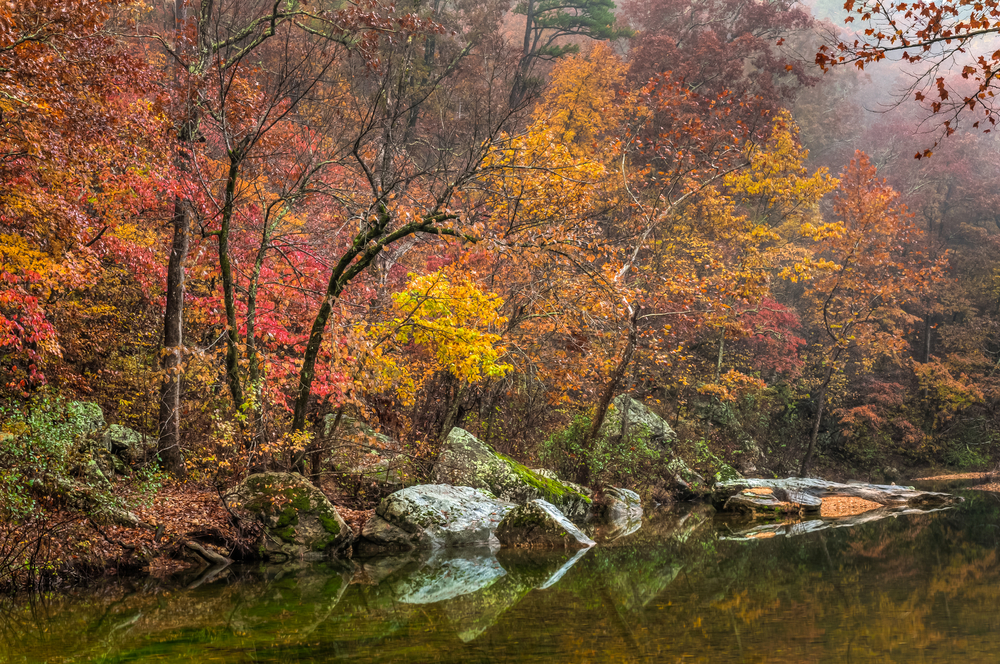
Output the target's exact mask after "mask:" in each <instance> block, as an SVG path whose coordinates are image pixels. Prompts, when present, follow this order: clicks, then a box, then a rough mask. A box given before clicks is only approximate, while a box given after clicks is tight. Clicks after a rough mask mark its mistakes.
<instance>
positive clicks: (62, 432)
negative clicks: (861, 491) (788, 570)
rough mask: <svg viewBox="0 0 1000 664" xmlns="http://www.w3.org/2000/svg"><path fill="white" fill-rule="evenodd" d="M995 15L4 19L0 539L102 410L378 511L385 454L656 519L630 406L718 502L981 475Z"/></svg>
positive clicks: (742, 11) (988, 384)
mask: <svg viewBox="0 0 1000 664" xmlns="http://www.w3.org/2000/svg"><path fill="white" fill-rule="evenodd" d="M986 4H987V6H986V7H985V8H983V7H982V5H975V7H973V6H972V5H970V4H968V3H966V2H964V1H963V2H959V3H953V4H945V5H942V6H938V5H934V4H925V3H923V2H916V3H913V4H912V5H911V4H907V3H900V4H896V5H891V6H890V5H885V6H883V5H873V4H871V3H869V4H866V5H864V6H858V7H855V3H854V2H853V1H849V2H848V3H847V4H846V5H845V6H844V8H843V9H840V8H839V7H826V6H822V5H820V6H816V7H812V8H810V7H807V6H803V5H800V4H798V3H796V2H789V1H787V0H771V1H767V2H762V1H755V0H625V1H624V2H623V3H622V4H621V5H620V6H615V4H614V3H613V2H612V1H611V0H569V1H568V2H566V3H557V2H553V1H552V0H521V1H520V2H518V3H516V4H513V5H512V4H511V3H510V2H508V1H494V0H486V1H484V2H467V1H466V0H449V1H446V0H434V1H433V2H421V1H419V0H414V1H412V2H411V1H409V0H403V1H400V2H398V3H388V2H379V1H378V0H359V1H358V2H328V1H327V0H298V1H296V0H267V1H264V0H241V1H237V0H215V1H213V0H201V1H200V2H194V1H193V0H187V1H185V0H171V1H169V2H164V1H163V0H156V1H154V2H139V1H134V2H129V1H126V0H118V1H116V0H33V1H27V2H16V3H4V4H3V6H2V7H0V182H2V187H0V403H2V409H3V411H2V414H0V419H2V422H0V426H2V427H3V432H4V433H3V434H0V436H2V438H0V466H2V467H3V470H2V471H0V495H2V496H4V500H3V501H2V504H0V513H3V516H4V518H5V519H7V520H18V519H29V518H33V517H32V515H33V514H34V515H37V513H38V512H39V511H40V510H42V509H43V508H44V504H45V503H44V501H43V500H42V498H41V497H40V495H41V494H40V493H39V491H38V490H37V487H38V486H39V485H41V484H44V480H45V477H46V474H47V473H59V472H63V471H65V470H66V469H69V468H72V467H73V463H75V462H74V460H73V459H71V458H70V456H71V455H69V454H68V453H67V452H66V451H65V449H64V447H61V446H62V445H63V444H64V442H65V441H64V438H65V437H66V436H67V435H71V434H67V433H66V431H67V428H66V427H67V425H66V422H67V421H68V416H67V415H66V411H67V409H68V408H69V404H71V403H73V402H79V401H86V402H95V403H97V404H99V405H100V407H101V409H102V410H103V412H104V415H105V417H106V418H107V421H108V422H109V423H116V424H121V425H125V426H128V427H130V428H132V429H135V430H136V431H139V432H142V433H144V434H146V435H148V436H149V437H150V438H151V439H152V440H153V441H155V447H156V450H155V458H156V460H157V462H158V468H159V472H158V473H154V472H152V471H150V466H149V465H148V464H147V465H145V466H144V468H145V470H143V471H142V472H141V473H140V471H139V469H138V466H137V468H135V469H131V470H127V471H126V472H125V473H124V474H125V475H126V480H122V481H123V482H136V481H139V480H141V481H142V482H146V483H147V484H149V483H152V484H154V485H155V484H157V483H160V482H163V481H165V480H166V475H165V474H164V473H168V474H169V475H172V476H174V477H177V478H187V479H188V480H189V481H192V482H194V483H202V484H209V485H213V486H218V487H223V486H227V485H231V484H232V483H234V482H236V481H238V480H239V479H241V478H242V477H244V476H245V475H246V474H247V473H248V472H250V471H251V470H253V469H259V468H265V467H267V468H279V469H296V470H298V471H300V472H303V473H306V474H307V475H308V476H310V477H311V478H313V479H314V481H316V482H325V483H328V485H329V486H332V487H333V488H332V489H331V490H332V491H334V492H338V491H339V492H342V494H343V495H344V496H350V497H351V499H352V500H356V501H359V502H358V503H357V504H358V506H367V504H365V502H364V501H365V496H366V495H367V496H369V499H370V498H371V497H372V496H371V494H366V493H365V487H359V486H358V483H357V482H356V481H354V480H353V479H352V477H351V476H350V474H349V473H344V472H342V471H343V469H344V468H345V467H349V466H350V465H351V464H352V463H357V461H358V459H359V458H362V457H364V456H365V455H372V454H377V453H378V451H379V447H380V446H383V445H385V444H387V443H386V442H385V441H386V440H387V438H384V437H382V436H377V437H376V436H372V435H359V434H358V431H359V429H358V426H357V423H361V422H363V423H367V425H369V426H370V427H372V429H373V430H374V431H377V432H379V433H380V434H384V435H385V436H387V437H388V438H391V439H392V440H394V441H399V444H400V445H401V446H402V449H404V450H405V453H406V454H407V455H408V456H409V457H410V458H411V459H412V461H413V468H414V469H416V470H415V471H414V472H417V473H419V469H420V468H426V467H427V464H428V463H431V462H432V460H433V458H434V456H435V454H436V451H437V449H438V446H439V445H440V441H441V440H442V438H443V436H445V435H447V433H448V431H450V430H451V428H452V427H453V426H461V427H463V428H466V429H468V430H469V431H471V432H473V433H475V434H476V435H477V436H479V437H480V438H482V439H483V440H485V441H487V442H489V443H490V444H491V445H493V446H494V447H495V448H496V449H497V450H499V451H501V452H503V453H505V454H509V455H511V456H513V457H515V458H518V459H521V460H523V461H525V462H531V463H532V464H534V465H547V466H549V467H558V468H559V470H560V471H561V472H562V473H564V474H566V475H567V476H569V478H570V479H580V480H589V481H591V482H594V483H597V484H600V483H601V482H612V481H613V482H616V483H618V484H624V485H630V486H634V487H637V488H642V489H646V490H655V489H656V486H657V467H658V466H657V461H658V460H657V459H655V458H654V457H653V455H652V454H651V453H650V451H649V450H647V449H645V448H643V447H642V446H641V445H639V446H636V445H634V444H633V443H631V442H630V441H629V440H627V439H626V440H619V441H617V442H615V441H611V442H607V441H605V442H603V443H601V444H598V442H597V441H596V440H595V435H596V432H597V427H598V425H599V424H600V422H601V420H602V418H603V417H604V414H605V412H606V410H607V409H608V407H609V404H610V403H611V400H612V399H613V398H614V397H615V396H617V395H619V394H623V393H627V394H631V395H633V396H635V397H636V398H638V399H640V400H642V401H644V402H645V403H647V404H649V405H650V406H651V407H653V408H654V409H656V410H657V411H658V412H660V413H661V414H662V415H663V416H664V417H665V418H667V419H668V421H669V422H670V423H671V425H672V426H674V428H675V429H676V430H677V431H678V434H679V436H680V440H681V448H680V452H681V453H682V454H683V456H684V457H685V458H686V460H687V461H688V463H690V464H691V465H692V466H694V467H696V468H698V469H699V470H702V471H704V472H705V473H706V475H707V476H711V473H712V472H713V469H714V467H715V466H716V465H717V464H721V463H722V462H725V463H728V464H731V465H733V466H734V467H736V468H738V469H741V470H742V471H743V472H746V473H748V474H761V475H764V476H773V475H775V474H777V475H781V476H784V475H788V474H797V473H802V474H806V473H820V474H830V475H836V476H859V477H862V478H871V479H877V480H882V479H885V480H886V481H889V480H891V479H897V477H896V475H897V474H898V473H899V472H900V471H899V469H900V468H903V469H905V468H911V467H917V466H929V465H947V466H951V467H957V468H975V467H986V466H988V465H990V464H991V463H992V461H993V459H994V458H995V457H996V456H997V454H998V453H1000V413H998V405H1000V373H998V367H1000V253H998V251H997V248H998V245H1000V217H998V214H1000V213H998V210H1000V199H998V197H1000V186H998V184H1000V183H998V180H1000V152H998V149H997V145H996V139H995V138H994V134H992V133H989V132H988V131H984V130H986V129H988V128H989V127H990V126H992V123H993V122H994V120H995V116H994V110H993V106H992V98H993V91H992V86H993V85H994V74H995V70H996V64H995V63H996V58H998V57H1000V51H997V52H995V53H994V52H993V49H994V48H995V44H993V43H992V42H991V40H992V39H993V37H992V35H993V34H994V32H995V31H996V28H995V27H994V26H995V21H994V20H993V18H992V17H991V15H990V13H989V12H990V11H991V7H992V8H993V9H995V5H994V4H990V3H986ZM873 7H874V9H873ZM814 15H816V16H820V18H816V17H815V16H814ZM827 15H828V16H829V18H828V16H827ZM845 17H846V19H847V22H846V24H845V23H843V21H844V19H845ZM844 25H846V26H847V28H845V27H844ZM854 30H858V32H857V34H855V33H854V32H853V31H854ZM855 40H857V41H855ZM980 51H981V52H982V55H979V53H980ZM991 53H992V55H991ZM817 54H818V55H817ZM886 91H894V92H895V94H896V95H897V96H895V97H893V96H885V95H884V94H882V96H879V95H878V94H876V92H878V93H885V92H886ZM896 102H898V103H896ZM915 156H916V157H919V158H914V157H915ZM140 475H141V477H139V476H140ZM137 478H138V479H137ZM49 488H51V487H49ZM49 493H51V492H49Z"/></svg>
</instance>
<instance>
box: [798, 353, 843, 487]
mask: <svg viewBox="0 0 1000 664" xmlns="http://www.w3.org/2000/svg"><path fill="white" fill-rule="evenodd" d="M835 362H836V358H835V359H834V362H831V363H830V366H829V367H827V370H826V378H824V379H823V384H822V385H820V387H819V394H817V395H816V419H815V420H813V428H812V433H811V434H810V435H809V446H808V447H807V448H806V454H805V456H804V457H802V464H801V465H800V466H799V477H805V476H806V472H807V471H808V470H809V464H810V463H811V462H812V455H813V450H814V449H815V448H816V439H817V438H819V427H820V424H821V423H822V421H823V407H824V406H825V405H826V389H827V387H829V385H830V380H831V379H832V378H833V368H834V364H835Z"/></svg>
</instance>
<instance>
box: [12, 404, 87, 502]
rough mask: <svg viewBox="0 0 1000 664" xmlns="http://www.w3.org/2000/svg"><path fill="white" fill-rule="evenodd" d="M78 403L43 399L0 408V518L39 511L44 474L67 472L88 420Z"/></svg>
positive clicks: (66, 473) (65, 473) (64, 473)
mask: <svg viewBox="0 0 1000 664" xmlns="http://www.w3.org/2000/svg"><path fill="white" fill-rule="evenodd" d="M82 414H83V409H81V408H80V407H79V406H78V405H77V404H76V403H72V404H66V403H65V402H63V401H61V400H49V399H46V398H41V399H38V400H36V401H33V402H30V403H28V404H27V405H25V406H24V407H20V406H14V407H12V408H0V420H2V423H0V427H2V428H0V518H2V519H6V520H14V521H19V520H22V519H25V518H27V517H29V516H30V515H32V514H33V513H34V512H35V510H36V509H37V503H36V499H35V495H36V492H35V489H36V488H37V487H38V486H39V485H40V483H41V482H42V480H43V478H44V477H45V476H46V475H68V474H69V470H70V467H71V464H72V462H73V457H74V454H73V452H74V445H75V443H76V440H77V438H78V437H80V436H82V435H84V434H85V433H86V432H87V431H86V430H87V426H88V424H89V419H88V418H86V417H80V415H82Z"/></svg>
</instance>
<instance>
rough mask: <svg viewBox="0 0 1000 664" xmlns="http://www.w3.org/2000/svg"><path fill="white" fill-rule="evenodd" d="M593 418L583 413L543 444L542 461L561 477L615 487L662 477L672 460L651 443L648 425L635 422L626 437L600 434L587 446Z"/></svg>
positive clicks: (634, 484)
mask: <svg viewBox="0 0 1000 664" xmlns="http://www.w3.org/2000/svg"><path fill="white" fill-rule="evenodd" d="M591 420H592V416H591V415H590V414H589V413H580V414H578V415H576V416H575V417H574V418H573V420H572V421H571V422H570V424H569V426H567V427H566V428H565V429H563V430H561V431H558V432H556V433H555V434H553V435H552V436H550V437H549V438H548V439H547V440H546V441H545V442H544V443H542V447H541V454H540V456H541V461H542V463H543V464H545V465H546V466H547V467H550V468H553V469H554V470H555V471H556V472H557V473H558V474H559V475H560V476H561V477H573V478H576V479H577V480H580V481H583V480H584V479H585V478H586V479H589V480H590V481H592V482H593V481H596V482H599V483H602V484H612V485H615V486H637V485H639V484H646V483H649V482H651V481H652V480H654V479H656V478H658V477H659V476H660V474H661V472H660V471H662V469H663V468H664V467H665V466H666V464H667V463H668V462H669V459H668V458H666V456H665V455H664V454H663V452H662V451H661V450H659V449H656V448H655V447H653V446H651V445H650V444H649V431H648V430H647V429H646V428H645V427H643V426H642V425H639V424H636V425H634V426H632V427H630V429H629V432H628V434H627V435H626V436H625V437H624V438H623V437H621V436H599V437H597V438H595V439H594V440H593V441H591V443H590V444H589V445H585V439H586V435H587V432H588V431H589V430H590V425H591Z"/></svg>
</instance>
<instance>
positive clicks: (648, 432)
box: [597, 394, 738, 498]
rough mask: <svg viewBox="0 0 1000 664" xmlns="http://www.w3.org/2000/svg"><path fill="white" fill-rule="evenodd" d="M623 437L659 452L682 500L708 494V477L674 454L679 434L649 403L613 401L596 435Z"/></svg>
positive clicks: (619, 398)
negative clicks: (630, 438)
mask: <svg viewBox="0 0 1000 664" xmlns="http://www.w3.org/2000/svg"><path fill="white" fill-rule="evenodd" d="M623 436H632V437H636V438H637V439H638V440H639V441H641V442H642V443H643V444H644V445H645V446H646V447H647V448H648V449H650V450H652V451H655V452H658V453H659V455H660V457H661V458H662V459H663V460H664V461H667V465H666V467H665V470H666V473H667V476H668V477H667V479H668V480H671V484H673V485H674V490H675V492H676V493H677V494H678V495H679V496H680V497H682V498H690V497H696V496H703V495H705V494H706V493H707V491H708V483H707V482H706V481H705V478H704V477H702V476H701V475H699V474H698V473H697V472H696V471H694V470H693V469H692V468H691V467H690V466H688V465H687V464H686V463H685V462H684V460H683V459H681V458H680V457H677V456H676V455H675V454H674V451H673V448H674V443H675V442H676V441H677V434H676V433H675V432H674V430H673V429H672V428H671V427H670V425H669V424H667V421H666V420H664V419H663V418H662V417H660V416H659V415H657V414H656V413H654V412H653V411H652V410H650V409H649V407H648V406H646V404H644V403H642V402H641V401H638V400H636V399H633V398H632V397H630V396H628V395H627V394H619V395H618V396H617V397H615V398H614V400H613V401H612V402H611V405H610V406H609V408H608V412H607V414H606V415H605V416H604V422H602V423H601V428H600V429H599V430H598V434H597V437H598V440H599V441H600V440H602V439H603V440H610V439H612V438H616V437H617V438H620V437H623ZM730 470H731V469H730ZM732 472H735V471H732ZM737 474H738V473H737ZM727 476H728V475H727Z"/></svg>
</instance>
